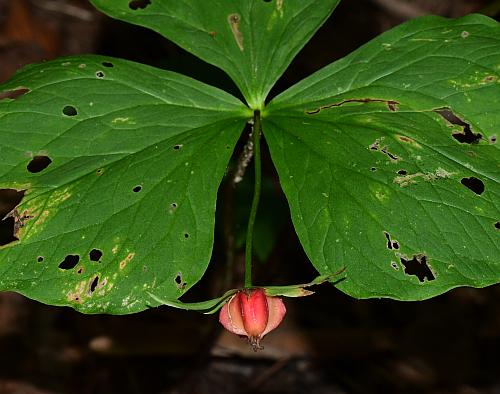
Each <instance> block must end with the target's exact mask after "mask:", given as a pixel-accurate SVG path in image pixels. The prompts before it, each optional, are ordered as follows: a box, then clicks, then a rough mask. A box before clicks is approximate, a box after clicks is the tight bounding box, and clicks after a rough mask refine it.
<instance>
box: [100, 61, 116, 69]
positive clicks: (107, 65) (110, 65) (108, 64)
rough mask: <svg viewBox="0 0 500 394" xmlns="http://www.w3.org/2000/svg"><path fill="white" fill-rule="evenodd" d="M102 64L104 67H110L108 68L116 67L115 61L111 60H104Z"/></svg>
mask: <svg viewBox="0 0 500 394" xmlns="http://www.w3.org/2000/svg"><path fill="white" fill-rule="evenodd" d="M102 65H103V66H104V67H108V68H111V67H114V66H113V63H111V62H102Z"/></svg>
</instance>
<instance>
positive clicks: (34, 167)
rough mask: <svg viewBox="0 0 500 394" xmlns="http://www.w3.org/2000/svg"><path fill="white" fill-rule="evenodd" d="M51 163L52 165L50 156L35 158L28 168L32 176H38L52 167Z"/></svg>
mask: <svg viewBox="0 0 500 394" xmlns="http://www.w3.org/2000/svg"><path fill="white" fill-rule="evenodd" d="M50 163H52V160H51V159H50V157H48V156H35V157H33V159H31V161H30V162H29V163H28V165H27V166H26V168H27V169H28V171H29V172H31V173H32V174H36V173H37V172H41V171H43V170H45V169H46V168H47V167H48V166H49V165H50Z"/></svg>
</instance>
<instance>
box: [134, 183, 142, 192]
mask: <svg viewBox="0 0 500 394" xmlns="http://www.w3.org/2000/svg"><path fill="white" fill-rule="evenodd" d="M141 190H142V186H141V185H137V186H136V187H134V188H133V189H132V191H133V192H134V193H139V192H140V191H141Z"/></svg>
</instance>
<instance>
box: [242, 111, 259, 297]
mask: <svg viewBox="0 0 500 394" xmlns="http://www.w3.org/2000/svg"><path fill="white" fill-rule="evenodd" d="M260 132H261V125H260V111H255V112H254V114H253V132H252V142H253V161H254V165H255V185H254V191H253V201H252V208H251V210H250V216H249V218H248V227H247V239H246V244H245V287H246V288H248V287H252V242H253V227H254V224H255V217H256V216H257V208H258V206H259V200H260V187H261V165H260Z"/></svg>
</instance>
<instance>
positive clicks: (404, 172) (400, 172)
mask: <svg viewBox="0 0 500 394" xmlns="http://www.w3.org/2000/svg"><path fill="white" fill-rule="evenodd" d="M398 174H399V175H406V174H408V172H406V170H399V171H398Z"/></svg>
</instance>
